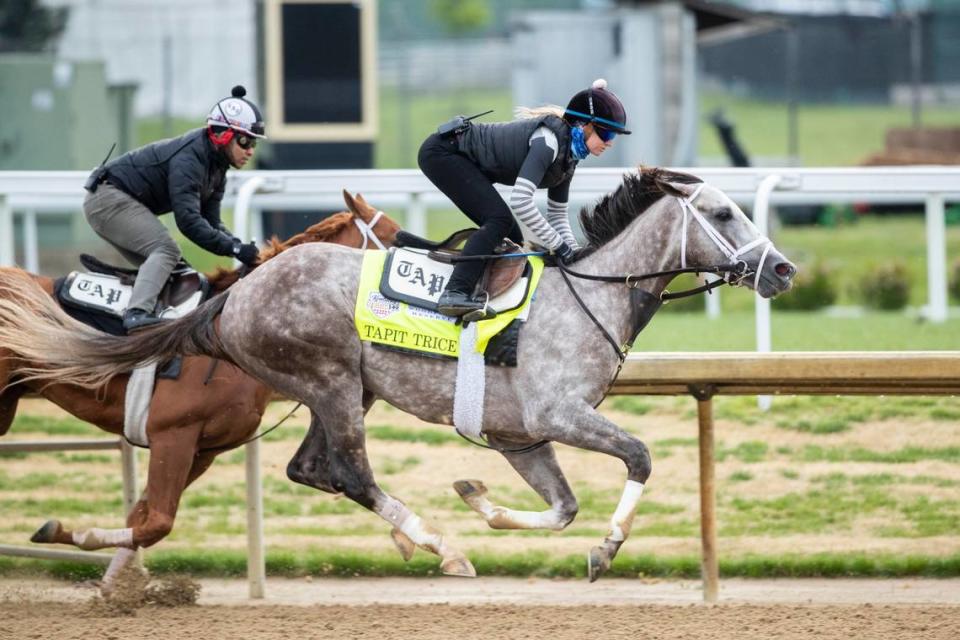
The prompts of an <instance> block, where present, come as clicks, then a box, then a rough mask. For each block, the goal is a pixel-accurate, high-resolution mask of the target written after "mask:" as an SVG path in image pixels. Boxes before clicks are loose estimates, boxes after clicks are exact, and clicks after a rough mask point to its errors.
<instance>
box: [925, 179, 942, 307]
mask: <svg viewBox="0 0 960 640" xmlns="http://www.w3.org/2000/svg"><path fill="white" fill-rule="evenodd" d="M926 218H927V225H926V227H927V309H926V311H927V313H926V316H927V320H929V321H930V322H944V321H945V320H946V319H947V274H946V263H947V223H946V216H945V212H944V198H943V195H942V194H939V193H931V194H930V195H928V196H927V200H926Z"/></svg>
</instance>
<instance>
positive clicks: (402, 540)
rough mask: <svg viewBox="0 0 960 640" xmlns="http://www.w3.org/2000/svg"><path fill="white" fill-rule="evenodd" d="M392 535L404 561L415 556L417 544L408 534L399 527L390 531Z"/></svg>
mask: <svg viewBox="0 0 960 640" xmlns="http://www.w3.org/2000/svg"><path fill="white" fill-rule="evenodd" d="M390 537H391V538H393V544H394V545H396V547H397V551H399V552H400V556H401V557H402V558H403V561H404V562H408V561H409V560H410V558H412V557H413V552H414V551H415V550H416V548H417V545H416V544H415V543H414V542H413V540H411V539H410V538H409V536H407V534H405V533H404V532H403V531H400V529H397V528H394V529H393V530H392V531H390Z"/></svg>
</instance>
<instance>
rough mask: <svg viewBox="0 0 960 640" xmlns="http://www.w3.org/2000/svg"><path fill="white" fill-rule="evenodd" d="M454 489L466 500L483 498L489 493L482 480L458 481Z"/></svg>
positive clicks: (454, 484)
mask: <svg viewBox="0 0 960 640" xmlns="http://www.w3.org/2000/svg"><path fill="white" fill-rule="evenodd" d="M453 489H454V490H455V491H456V492H457V493H458V494H459V495H460V497H461V498H463V499H464V500H467V499H469V498H476V497H479V496H482V495H484V494H485V493H486V492H487V486H486V485H485V484H483V482H481V481H480V480H457V481H456V482H454V483H453Z"/></svg>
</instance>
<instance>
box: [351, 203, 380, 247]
mask: <svg viewBox="0 0 960 640" xmlns="http://www.w3.org/2000/svg"><path fill="white" fill-rule="evenodd" d="M384 215H385V214H384V213H383V211H377V214H376V215H375V216H373V218H371V220H370V224H367V223H366V222H364V221H363V220H361V219H360V216H358V215H356V214H354V216H353V224H355V225H357V229H360V235H361V236H363V246H362V247H360V248H361V249H366V248H367V244H368V243H369V241H370V240H373V242H374V244H376V245H377V246H378V247H380V248H381V249H382V250H384V251H386V250H387V248H386V247H385V246H383V243H382V242H380V238H378V237H377V234H375V233H374V232H373V228H374V227H375V226H377V223H378V222H379V221H380V218H382V217H383V216H384Z"/></svg>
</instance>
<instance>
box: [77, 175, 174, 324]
mask: <svg viewBox="0 0 960 640" xmlns="http://www.w3.org/2000/svg"><path fill="white" fill-rule="evenodd" d="M83 213H84V215H86V217H87V221H88V222H89V223H90V226H91V227H93V230H94V231H96V232H97V235H99V236H100V237H101V238H103V239H104V240H106V241H107V242H109V243H110V244H111V245H113V246H114V247H115V248H116V249H117V251H119V252H120V253H121V254H122V255H123V257H124V258H126V259H127V260H129V261H130V262H131V263H133V264H134V265H136V266H138V267H140V273H139V274H137V280H136V282H135V283H134V285H133V295H132V297H131V298H130V307H129V308H136V309H143V310H144V311H148V312H150V313H153V312H154V310H155V307H156V305H157V296H159V295H160V291H161V290H162V289H163V285H164V284H166V282H167V278H169V277H170V272H171V271H173V268H174V266H176V264H177V261H178V260H179V259H180V247H178V246H177V243H176V242H175V241H174V240H173V237H172V236H171V235H170V232H169V231H167V228H166V227H164V226H163V224H162V223H161V222H160V220H159V219H157V216H155V215H154V214H153V212H151V211H150V209H147V208H146V207H145V206H143V205H142V204H140V203H139V202H137V201H136V200H135V199H133V198H132V197H130V196H129V195H127V194H126V193H124V192H123V191H121V190H120V189H117V188H116V187H114V186H112V185H110V184H109V183H106V182H105V183H103V184H101V185H100V186H99V187H98V188H97V190H96V192H95V193H89V192H87V195H86V197H85V198H84V199H83Z"/></svg>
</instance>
